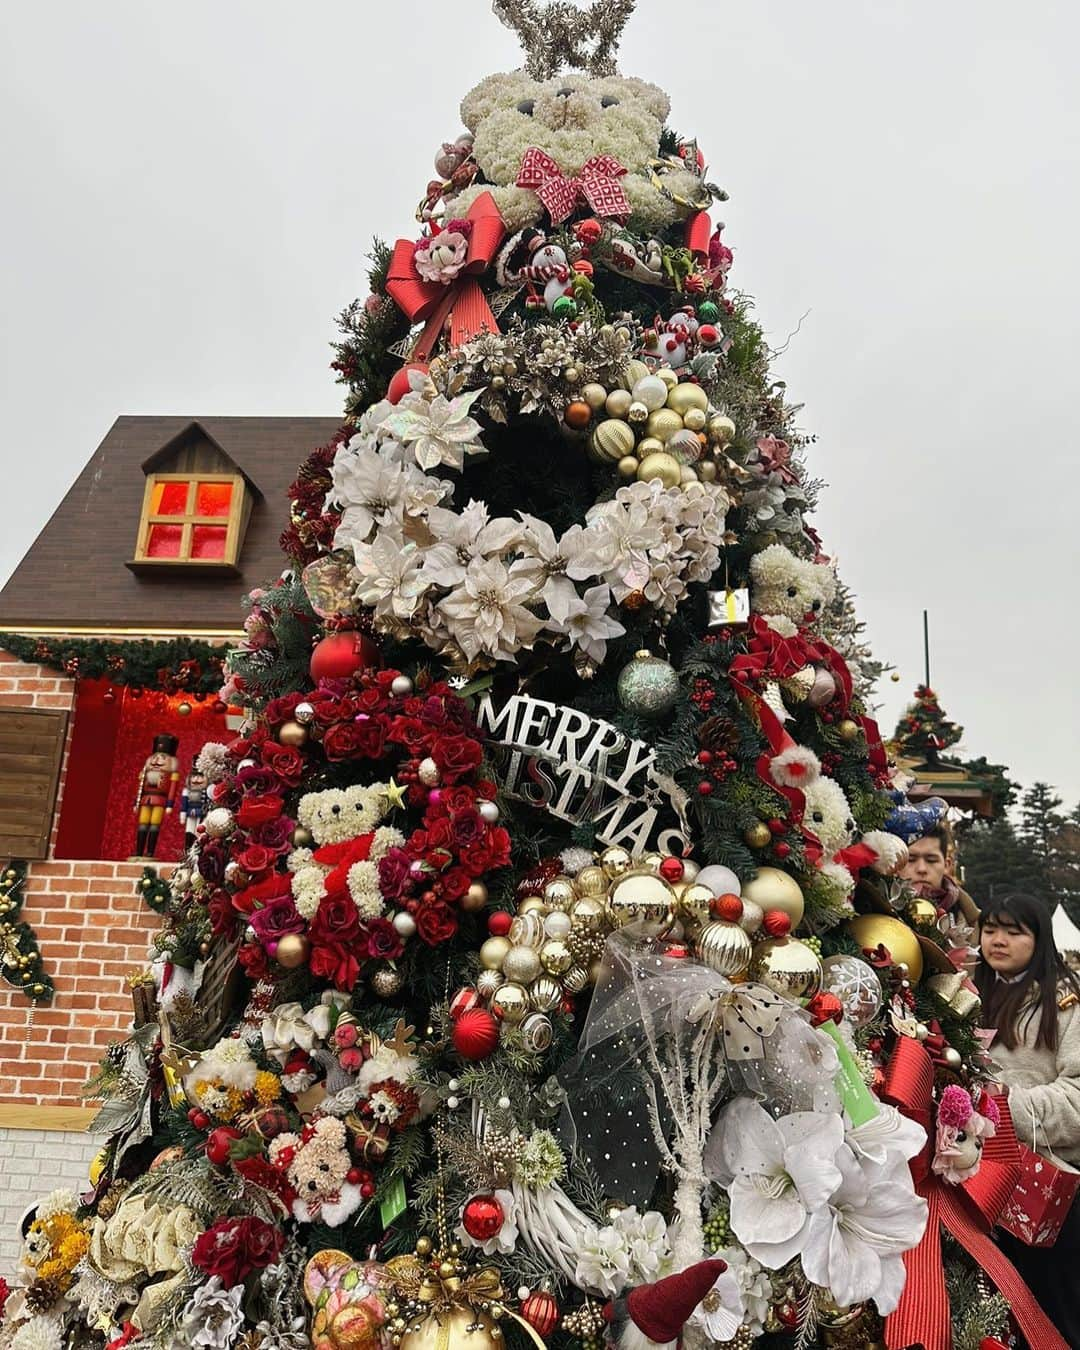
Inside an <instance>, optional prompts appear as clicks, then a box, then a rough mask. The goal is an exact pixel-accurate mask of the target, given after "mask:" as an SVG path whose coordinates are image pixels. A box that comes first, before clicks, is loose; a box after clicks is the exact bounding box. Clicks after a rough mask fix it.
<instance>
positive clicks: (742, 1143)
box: [718, 1097, 844, 1270]
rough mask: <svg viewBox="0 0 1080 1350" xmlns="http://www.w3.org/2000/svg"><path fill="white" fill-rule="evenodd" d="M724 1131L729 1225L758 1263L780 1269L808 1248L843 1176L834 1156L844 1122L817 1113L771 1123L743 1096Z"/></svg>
mask: <svg viewBox="0 0 1080 1350" xmlns="http://www.w3.org/2000/svg"><path fill="white" fill-rule="evenodd" d="M718 1128H720V1129H722V1130H723V1134H722V1136H721V1137H722V1139H723V1157H724V1162H725V1164H726V1166H727V1169H728V1171H730V1173H731V1174H732V1182H731V1185H730V1187H729V1191H728V1193H729V1195H730V1198H731V1230H732V1232H733V1233H734V1234H735V1236H736V1237H737V1238H738V1239H739V1241H740V1242H741V1243H742V1245H743V1246H744V1247H745V1248H746V1250H747V1251H748V1252H749V1253H750V1255H751V1256H752V1257H754V1259H755V1260H757V1261H760V1262H761V1264H762V1265H763V1266H766V1267H767V1268H768V1269H769V1270H777V1269H779V1267H780V1266H782V1265H784V1264H785V1263H786V1262H788V1261H790V1260H791V1259H792V1257H794V1256H797V1255H798V1254H799V1252H800V1251H801V1250H802V1248H803V1244H804V1242H805V1240H806V1233H807V1229H808V1227H809V1224H810V1217H811V1215H812V1214H813V1213H814V1212H815V1211H816V1210H818V1209H820V1208H821V1207H822V1206H823V1205H824V1204H825V1202H826V1201H827V1200H828V1198H829V1196H830V1195H831V1194H832V1193H833V1191H835V1190H836V1188H837V1187H838V1186H839V1185H840V1183H841V1181H842V1180H843V1178H842V1175H841V1172H840V1169H839V1167H838V1166H837V1163H836V1155H837V1153H838V1151H839V1150H840V1148H841V1147H842V1146H843V1142H844V1122H843V1120H842V1118H841V1117H840V1116H838V1115H824V1114H821V1113H819V1112H817V1111H796V1112H794V1113H792V1114H791V1115H787V1116H781V1117H780V1119H779V1120H773V1118H772V1116H770V1115H769V1113H768V1112H767V1111H766V1110H765V1109H764V1108H763V1107H761V1106H759V1105H758V1103H757V1102H754V1101H751V1100H750V1099H749V1098H748V1097H737V1098H736V1099H735V1100H734V1101H733V1102H732V1103H731V1104H730V1105H729V1106H727V1107H726V1108H725V1109H724V1111H723V1112H722V1114H721V1116H720V1120H719V1122H718Z"/></svg>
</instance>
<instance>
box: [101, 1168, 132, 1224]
mask: <svg viewBox="0 0 1080 1350" xmlns="http://www.w3.org/2000/svg"><path fill="white" fill-rule="evenodd" d="M130 1184H131V1183H130V1182H129V1181H125V1180H124V1179H123V1178H122V1177H121V1178H119V1179H118V1180H116V1181H114V1182H113V1183H112V1185H111V1186H110V1187H109V1189H108V1190H107V1191H106V1192H105V1194H104V1195H103V1196H102V1197H101V1199H100V1200H99V1201H98V1204H97V1216H98V1218H99V1219H111V1218H112V1216H113V1215H114V1214H115V1213H116V1207H117V1205H118V1204H119V1203H120V1201H121V1199H122V1198H123V1194H124V1192H125V1191H126V1190H127V1188H128V1186H130Z"/></svg>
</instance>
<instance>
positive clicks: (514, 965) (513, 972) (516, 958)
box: [502, 947, 540, 984]
mask: <svg viewBox="0 0 1080 1350" xmlns="http://www.w3.org/2000/svg"><path fill="white" fill-rule="evenodd" d="M502 973H503V974H504V975H505V976H506V978H507V979H508V980H511V981H513V982H514V983H515V984H532V982H533V980H535V979H536V977H537V975H539V974H540V957H539V955H538V954H537V951H536V948H535V947H511V948H510V950H509V951H508V952H507V953H506V956H505V957H504V958H503V963H502Z"/></svg>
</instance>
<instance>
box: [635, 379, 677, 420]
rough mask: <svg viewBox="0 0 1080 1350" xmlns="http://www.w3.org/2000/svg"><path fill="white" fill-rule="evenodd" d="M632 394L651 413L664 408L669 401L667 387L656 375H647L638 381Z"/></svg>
mask: <svg viewBox="0 0 1080 1350" xmlns="http://www.w3.org/2000/svg"><path fill="white" fill-rule="evenodd" d="M630 392H631V394H632V396H633V398H634V400H635V401H636V402H638V403H644V404H645V406H646V408H648V410H649V412H655V411H656V410H657V408H662V407H664V405H665V404H666V403H667V399H668V388H667V385H666V384H665V383H664V381H663V380H661V379H658V378H657V376H655V375H646V376H645V377H644V378H643V379H640V380H638V381H637V382H636V384H635V385H634V387H633V389H632V390H631V391H630Z"/></svg>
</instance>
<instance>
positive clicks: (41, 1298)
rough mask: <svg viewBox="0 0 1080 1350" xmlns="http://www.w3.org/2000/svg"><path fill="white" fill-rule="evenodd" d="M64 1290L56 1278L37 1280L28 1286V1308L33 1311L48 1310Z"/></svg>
mask: <svg viewBox="0 0 1080 1350" xmlns="http://www.w3.org/2000/svg"><path fill="white" fill-rule="evenodd" d="M63 1292H64V1290H63V1288H62V1286H61V1282H60V1281H59V1280H58V1279H55V1278H46V1279H40V1280H35V1281H34V1282H33V1284H29V1285H27V1287H26V1310H27V1312H31V1313H43V1312H48V1310H49V1309H50V1308H51V1307H52V1305H53V1304H54V1303H55V1302H56V1301H57V1299H58V1298H59V1297H60V1296H61V1294H63Z"/></svg>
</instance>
